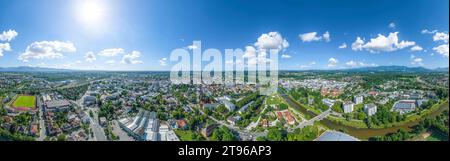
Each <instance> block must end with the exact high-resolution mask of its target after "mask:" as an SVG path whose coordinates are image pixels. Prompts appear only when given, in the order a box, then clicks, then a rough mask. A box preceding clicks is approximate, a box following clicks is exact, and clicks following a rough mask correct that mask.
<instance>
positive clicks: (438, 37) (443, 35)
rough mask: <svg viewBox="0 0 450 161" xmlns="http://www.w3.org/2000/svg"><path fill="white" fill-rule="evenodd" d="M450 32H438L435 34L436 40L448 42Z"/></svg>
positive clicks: (434, 38)
mask: <svg viewBox="0 0 450 161" xmlns="http://www.w3.org/2000/svg"><path fill="white" fill-rule="evenodd" d="M448 37H449V36H448V34H446V33H443V32H438V33H436V34H435V35H434V36H433V40H434V41H444V42H445V43H448Z"/></svg>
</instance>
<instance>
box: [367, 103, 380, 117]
mask: <svg viewBox="0 0 450 161" xmlns="http://www.w3.org/2000/svg"><path fill="white" fill-rule="evenodd" d="M364 112H366V114H367V116H373V115H375V114H376V113H377V106H376V105H375V104H373V103H371V104H366V105H364Z"/></svg>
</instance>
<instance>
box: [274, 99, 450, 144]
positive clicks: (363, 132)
mask: <svg viewBox="0 0 450 161" xmlns="http://www.w3.org/2000/svg"><path fill="white" fill-rule="evenodd" d="M280 95H281V96H282V97H283V98H284V100H285V101H286V102H287V103H288V104H289V105H290V106H291V107H294V108H295V109H297V110H299V111H300V112H301V113H303V114H305V115H308V117H310V118H313V117H315V116H316V114H314V113H313V112H311V111H309V110H307V109H306V108H305V107H303V106H302V105H300V104H298V103H297V102H294V101H293V100H291V98H290V97H288V96H287V95H285V94H280ZM448 109H449V103H448V102H446V103H444V104H443V105H441V106H440V107H439V109H438V110H436V111H434V112H432V113H430V114H428V115H427V116H426V117H425V118H434V117H436V116H438V115H439V114H441V113H442V112H443V111H445V110H448ZM420 121H421V119H419V120H416V121H410V122H407V123H404V124H402V125H399V126H394V127H388V128H380V129H368V128H355V127H351V126H345V125H342V124H339V123H336V122H332V121H330V120H329V119H323V120H322V121H320V123H321V124H322V125H324V126H326V127H327V128H329V129H333V130H340V131H344V132H346V133H348V134H350V135H352V136H354V137H357V138H359V139H368V138H370V137H374V136H383V135H386V134H389V133H395V132H397V131H398V130H399V129H404V130H407V131H411V130H412V129H411V127H413V126H415V125H418V124H419V123H420Z"/></svg>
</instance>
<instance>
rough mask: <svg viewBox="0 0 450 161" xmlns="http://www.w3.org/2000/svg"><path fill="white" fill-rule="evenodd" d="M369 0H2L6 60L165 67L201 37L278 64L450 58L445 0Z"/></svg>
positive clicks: (342, 65)
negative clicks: (275, 52)
mask: <svg viewBox="0 0 450 161" xmlns="http://www.w3.org/2000/svg"><path fill="white" fill-rule="evenodd" d="M173 2H176V3H173ZM364 2H365V3H364V4H362V3H355V1H350V0H347V1H339V2H335V1H314V2H313V1H301V2H296V1H288V2H286V3H281V2H269V1H258V2H257V3H256V1H244V2H242V1H230V2H227V3H224V2H209V1H201V0H200V1H195V2H185V1H171V2H168V1H141V0H133V1H120V0H112V1H105V0H90V1H89V0H82V1H69V3H67V2H60V1H55V0H46V1H34V0H33V1H27V2H23V1H20V0H19V1H11V2H8V1H2V2H0V4H1V5H0V15H1V16H0V38H1V39H0V67H17V66H34V67H48V68H61V69H79V70H119V71H132V70H139V71H160V70H164V71H167V70H170V69H171V67H172V65H174V64H175V63H176V62H170V61H169V60H168V58H170V53H171V51H172V50H174V49H177V48H184V49H187V50H191V49H192V48H195V46H192V42H193V41H197V40H199V41H202V49H203V50H205V49H208V48H216V49H219V50H221V51H222V52H223V51H224V50H225V49H237V48H240V49H243V50H246V52H250V51H254V50H259V49H273V48H277V49H280V51H281V53H280V57H279V62H280V63H279V64H280V67H279V69H280V70H310V69H324V70H335V69H349V68H358V67H372V66H390V65H399V66H408V67H425V68H440V67H448V59H449V58H448V23H449V22H448V18H449V17H448V12H449V10H448V1H442V0H434V1H413V2H409V3H404V2H402V1H364ZM236 3H240V5H235V4H236ZM337 3H339V6H340V7H339V8H337V7H335V6H338V5H337ZM376 13H379V14H376Z"/></svg>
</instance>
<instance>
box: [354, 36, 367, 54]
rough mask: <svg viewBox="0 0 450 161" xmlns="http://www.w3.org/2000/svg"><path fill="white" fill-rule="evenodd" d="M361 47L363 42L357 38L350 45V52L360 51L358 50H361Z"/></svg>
mask: <svg viewBox="0 0 450 161" xmlns="http://www.w3.org/2000/svg"><path fill="white" fill-rule="evenodd" d="M363 45H364V40H362V39H361V38H360V37H357V38H356V40H355V42H354V43H353V44H352V50H354V51H360V50H362V47H363Z"/></svg>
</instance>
